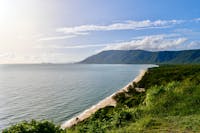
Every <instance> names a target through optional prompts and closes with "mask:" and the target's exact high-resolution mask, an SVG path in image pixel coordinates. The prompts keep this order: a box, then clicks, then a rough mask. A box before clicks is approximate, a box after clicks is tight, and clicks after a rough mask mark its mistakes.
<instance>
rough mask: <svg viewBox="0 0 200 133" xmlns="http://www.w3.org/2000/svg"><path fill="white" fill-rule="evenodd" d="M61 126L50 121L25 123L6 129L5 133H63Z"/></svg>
mask: <svg viewBox="0 0 200 133" xmlns="http://www.w3.org/2000/svg"><path fill="white" fill-rule="evenodd" d="M62 132H64V131H63V130H62V129H60V127H59V126H56V125H54V123H52V122H49V121H35V120H32V121H30V122H27V121H23V122H21V123H18V124H16V125H13V126H11V127H10V128H8V129H5V130H4V131H3V133H62Z"/></svg>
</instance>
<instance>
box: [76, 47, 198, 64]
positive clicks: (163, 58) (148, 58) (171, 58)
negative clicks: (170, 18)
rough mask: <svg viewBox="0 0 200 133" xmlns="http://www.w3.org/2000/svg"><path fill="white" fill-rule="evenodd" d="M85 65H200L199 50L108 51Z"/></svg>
mask: <svg viewBox="0 0 200 133" xmlns="http://www.w3.org/2000/svg"><path fill="white" fill-rule="evenodd" d="M80 63H86V64H166V63H167V64H169V63H170V64H187V63H200V50H184V51H158V52H150V51H143V50H128V51H126V50H110V51H103V52H100V53H98V54H96V55H93V56H90V57H88V58H86V59H85V60H83V61H81V62H80Z"/></svg>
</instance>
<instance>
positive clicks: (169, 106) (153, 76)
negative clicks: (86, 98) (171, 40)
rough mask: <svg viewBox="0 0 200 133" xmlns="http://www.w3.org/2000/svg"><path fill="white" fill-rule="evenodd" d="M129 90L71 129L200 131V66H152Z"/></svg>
mask: <svg viewBox="0 0 200 133" xmlns="http://www.w3.org/2000/svg"><path fill="white" fill-rule="evenodd" d="M135 86H137V87H141V88H143V87H144V88H145V89H146V92H145V93H139V92H136V91H135V89H133V88H131V87H129V91H128V92H126V93H125V92H124V93H120V94H118V95H117V96H115V99H116V100H117V102H118V104H117V107H115V108H114V107H107V108H104V109H101V110H99V111H98V112H96V113H95V114H94V115H93V116H92V117H90V118H89V119H87V120H85V121H83V122H81V123H80V124H78V125H76V126H74V127H72V128H71V129H68V131H69V132H77V133H79V132H98V133H104V132H113V133H118V132H119V133H127V132H131V133H132V132H200V65H184V66H181V65H176V66H174V65H163V66H160V67H158V68H151V69H149V71H148V72H147V73H146V74H145V76H144V77H143V79H142V80H141V81H140V82H139V83H138V84H136V85H135Z"/></svg>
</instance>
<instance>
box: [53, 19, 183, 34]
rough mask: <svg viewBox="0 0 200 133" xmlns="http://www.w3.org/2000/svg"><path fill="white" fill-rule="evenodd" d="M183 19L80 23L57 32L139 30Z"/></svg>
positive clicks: (171, 23) (164, 25) (176, 22)
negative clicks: (94, 23)
mask: <svg viewBox="0 0 200 133" xmlns="http://www.w3.org/2000/svg"><path fill="white" fill-rule="evenodd" d="M182 22H183V20H156V21H150V20H144V21H132V20H131V21H124V22H121V23H113V24H110V25H81V26H75V27H64V28H59V29H57V30H56V31H57V32H63V33H65V34H77V35H79V34H88V32H91V31H111V30H140V29H148V28H164V27H166V26H171V25H174V24H180V23H182Z"/></svg>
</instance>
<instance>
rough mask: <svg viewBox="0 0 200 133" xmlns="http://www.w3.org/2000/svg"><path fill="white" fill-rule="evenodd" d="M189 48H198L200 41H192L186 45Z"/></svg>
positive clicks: (199, 47)
mask: <svg viewBox="0 0 200 133" xmlns="http://www.w3.org/2000/svg"><path fill="white" fill-rule="evenodd" d="M187 47H188V48H190V49H200V41H192V42H190V43H189V44H188V45H187Z"/></svg>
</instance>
